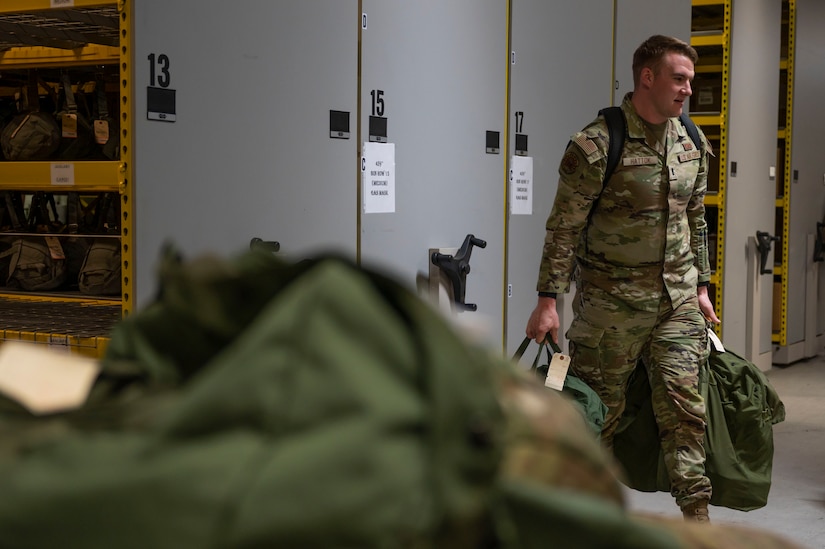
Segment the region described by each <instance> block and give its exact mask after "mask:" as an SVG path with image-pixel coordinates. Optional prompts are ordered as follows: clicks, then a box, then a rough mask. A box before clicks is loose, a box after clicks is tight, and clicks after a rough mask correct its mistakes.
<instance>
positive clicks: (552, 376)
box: [544, 353, 570, 391]
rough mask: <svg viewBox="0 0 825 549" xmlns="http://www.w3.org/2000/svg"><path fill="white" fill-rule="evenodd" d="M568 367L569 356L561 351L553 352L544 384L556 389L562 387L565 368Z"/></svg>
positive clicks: (558, 389) (565, 373)
mask: <svg viewBox="0 0 825 549" xmlns="http://www.w3.org/2000/svg"><path fill="white" fill-rule="evenodd" d="M569 367H570V357H569V356H567V355H564V354H562V353H555V354H554V355H553V358H552V360H550V366H549V367H548V368H547V378H545V380H544V386H545V387H550V388H551V389H555V390H557V391H561V390H562V389H563V388H564V378H565V377H567V369H568V368H569Z"/></svg>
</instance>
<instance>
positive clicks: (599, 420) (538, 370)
mask: <svg viewBox="0 0 825 549" xmlns="http://www.w3.org/2000/svg"><path fill="white" fill-rule="evenodd" d="M531 341H533V340H532V339H530V338H529V337H525V338H524V340H523V341H522V342H521V345H519V347H518V349H516V352H515V353H514V354H513V358H512V360H513V361H515V362H518V361H519V360H520V359H521V358H522V356H524V352H525V351H526V350H527V347H528V346H529V345H530V342H531ZM551 349H552V351H553V353H561V349H560V348H559V346H558V345H556V344H555V343H552V342H551V343H549V344H548V343H547V342H542V343H540V344H539V350H538V353H537V354H536V357H535V359H533V363H532V365H531V366H530V371H531V372H532V373H533V374H534V375H535V376H536V377H537V378H538V379H539V381H541V382H542V383H544V380H545V378H546V377H547V371H548V369H549V367H550V362H551V360H552V356H553V355H552V354H551V352H550V351H551ZM543 351H544V353H545V354H546V355H547V362H545V363H543V364H540V363H541V362H542V359H541V357H542V352H543ZM562 394H564V395H565V396H566V397H568V398H570V399H571V400H573V402H574V403H575V404H576V407H577V409H578V410H579V411H580V412H581V413H582V415H583V417H584V419H585V421H586V422H587V426H588V427H590V430H591V431H592V432H593V434H595V435H596V436H597V437H598V436H599V435H601V432H602V428H603V427H604V419H605V417H607V411H608V410H607V406H605V404H604V402H602V400H601V398H599V395H597V394H596V392H595V391H594V390H593V389H591V388H590V386H589V385H587V383H585V382H584V381H582V380H581V379H579V378H578V377H576V376H574V375H573V374H571V373H567V375H566V376H565V378H564V386H563V387H562Z"/></svg>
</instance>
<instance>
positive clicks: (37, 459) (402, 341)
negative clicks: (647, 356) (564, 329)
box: [0, 251, 790, 549]
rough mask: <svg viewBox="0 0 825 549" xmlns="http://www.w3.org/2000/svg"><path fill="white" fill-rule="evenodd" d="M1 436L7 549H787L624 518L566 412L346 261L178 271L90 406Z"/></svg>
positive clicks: (600, 459) (574, 415)
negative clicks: (754, 548)
mask: <svg viewBox="0 0 825 549" xmlns="http://www.w3.org/2000/svg"><path fill="white" fill-rule="evenodd" d="M0 436H2V438H1V439H0V440H2V443H0V493H2V494H3V497H2V498H0V532H2V535H0V548H14V549H25V548H47V547H48V548H52V547H62V548H74V547H76V548H83V549H98V548H100V549H102V548H106V549H110V548H112V547H118V548H119V549H129V548H141V549H144V548H146V547H151V548H153V549H165V548H170V549H171V548H175V549H181V548H206V547H214V548H233V549H240V548H253V547H289V548H451V549H455V548H459V549H461V548H479V549H481V548H490V549H491V548H494V547H495V548H504V549H506V548H513V549H515V548H519V549H522V548H532V547H536V548H539V547H541V548H546V547H558V548H565V547H570V548H574V547H575V548H596V547H610V548H614V549H615V548H619V549H620V548H634V549H639V548H650V549H654V548H655V549H666V548H670V547H674V548H676V547H682V548H685V547H725V548H726V549H730V548H736V547H766V548H770V547H789V546H790V545H788V544H786V543H784V544H782V545H780V544H779V541H778V540H775V539H774V538H773V537H772V536H771V535H770V534H767V533H764V532H758V533H754V532H748V531H745V530H741V529H739V530H731V529H729V528H723V527H719V526H716V525H711V526H704V525H703V526H700V525H685V524H683V523H681V521H679V522H673V523H669V522H667V521H665V520H664V519H656V518H642V517H635V516H633V515H630V514H628V512H627V511H626V509H625V508H624V506H623V502H622V489H621V485H620V484H619V482H618V480H616V476H615V475H614V473H613V469H612V467H611V465H610V463H609V461H608V459H606V457H605V456H604V454H603V453H602V452H601V449H600V448H599V446H598V444H597V442H596V439H595V437H593V434H592V432H591V431H590V430H589V429H588V427H587V426H586V424H585V422H584V419H583V418H582V416H581V415H580V414H579V412H578V411H577V409H576V408H574V406H573V404H571V403H570V402H569V401H568V400H566V399H565V398H564V397H563V396H561V395H560V394H556V393H554V392H552V391H550V390H547V389H545V388H544V387H542V386H540V385H539V384H537V383H536V382H535V381H534V380H533V379H532V378H531V377H529V376H527V375H525V374H523V373H522V372H520V371H519V370H518V369H517V368H515V367H513V365H512V364H511V363H510V362H509V361H507V360H505V359H504V358H502V357H498V356H494V355H493V354H492V353H491V352H490V351H489V350H487V349H483V348H480V347H477V346H475V345H474V344H472V343H469V342H468V341H467V340H465V338H463V337H462V335H461V334H460V333H458V332H457V331H456V330H454V329H453V328H452V327H451V325H450V324H449V322H448V321H447V320H446V319H444V318H443V317H442V316H441V314H440V313H438V312H436V310H435V309H433V308H431V307H430V306H429V305H428V304H426V303H425V302H424V301H422V300H420V299H419V298H418V296H416V295H415V293H413V292H411V291H410V290H408V289H407V288H405V287H404V286H402V285H401V284H399V283H398V282H396V281H394V280H392V279H391V278H388V277H386V276H383V275H381V274H380V273H377V272H375V271H372V270H369V269H365V268H359V267H357V266H355V265H353V264H352V263H350V262H348V261H346V260H343V259H338V258H334V257H320V258H317V259H314V260H308V261H303V262H299V263H289V262H285V261H281V260H279V259H277V258H276V257H275V256H273V255H271V254H268V253H264V252H256V251H249V252H245V253H243V254H240V255H239V256H237V257H234V258H230V259H221V258H214V257H204V258H200V259H196V260H193V261H189V262H186V261H183V260H182V259H181V258H180V257H178V256H177V255H176V254H175V253H174V252H171V251H169V252H167V253H166V255H165V258H164V260H163V261H162V264H161V269H160V277H159V293H158V295H157V297H156V299H155V300H154V301H153V302H152V303H151V304H149V305H148V306H147V307H145V308H144V309H143V310H141V311H139V312H138V313H136V314H135V315H133V316H131V317H129V318H127V319H124V320H123V321H121V322H120V323H119V324H118V325H117V326H116V327H115V329H114V331H113V332H112V334H111V340H110V343H109V346H108V348H107V352H106V356H105V357H104V359H103V361H102V371H101V374H100V376H99V378H98V379H97V381H96V383H95V385H94V387H93V389H92V392H91V394H90V396H89V398H88V400H87V401H86V403H85V404H84V405H83V406H82V407H81V408H79V409H76V410H72V411H64V412H61V413H56V414H52V415H47V416H34V415H32V414H31V413H29V412H28V411H27V410H26V409H24V408H23V407H22V406H20V405H19V404H18V403H16V402H14V401H12V400H11V399H8V398H5V397H2V398H0ZM753 540H758V542H759V543H758V544H752V543H751V542H752V541H753ZM718 543H723V544H724V545H718ZM772 543H773V544H772Z"/></svg>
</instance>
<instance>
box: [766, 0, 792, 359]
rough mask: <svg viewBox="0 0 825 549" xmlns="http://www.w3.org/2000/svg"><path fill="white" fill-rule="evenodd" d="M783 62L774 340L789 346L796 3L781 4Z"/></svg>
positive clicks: (778, 149)
mask: <svg viewBox="0 0 825 549" xmlns="http://www.w3.org/2000/svg"><path fill="white" fill-rule="evenodd" d="M781 24H782V32H781V40H782V44H781V46H780V47H781V52H782V53H781V58H780V62H779V82H780V94H779V105H778V107H779V114H778V117H777V126H778V129H777V134H776V142H777V165H778V166H779V169H777V174H778V175H779V176H780V177H781V179H780V180H778V181H777V186H776V187H777V188H776V227H777V229H776V234H781V235H782V241H781V244H780V246H779V247H778V248H777V252H776V253H775V260H774V263H775V265H774V269H773V272H774V277H773V280H774V290H773V291H774V300H773V308H774V318H773V330H772V331H773V333H772V335H771V339H772V341H773V342H774V343H777V344H779V345H780V346H782V347H786V346H787V345H788V278H789V277H788V269H787V265H788V258H789V254H790V215H791V183H792V179H793V170H792V168H791V151H792V143H791V141H792V138H793V81H794V51H795V49H796V45H795V35H796V32H795V27H796V0H783V2H782V22H781Z"/></svg>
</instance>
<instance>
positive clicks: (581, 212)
mask: <svg viewBox="0 0 825 549" xmlns="http://www.w3.org/2000/svg"><path fill="white" fill-rule="evenodd" d="M630 97H631V94H628V95H627V96H625V98H624V101H623V102H622V106H621V108H622V111H623V112H624V114H625V118H626V119H627V134H628V135H627V138H626V140H625V144H624V150H623V152H622V158H621V161H620V162H619V165H618V166H617V167H616V170H615V172H614V174H613V176H612V177H611V179H610V181H609V182H607V183H605V184H604V188H602V179H603V177H604V172H605V168H606V164H607V149H608V133H607V125H606V123H605V120H604V118H603V117H601V116H599V117H598V118H597V119H596V120H594V121H593V122H592V123H591V124H590V125H588V126H587V127H586V128H584V130H582V131H581V132H578V133H576V134H575V135H573V137H572V139H571V141H570V144H569V145H568V147H567V150H566V151H565V154H564V157H563V159H562V161H561V165H560V166H559V175H560V179H559V187H558V191H557V194H556V200H555V203H554V205H553V209H552V211H551V213H550V216H549V218H548V220H547V234H546V236H545V242H544V253H543V256H542V261H541V271H540V275H539V282H538V285H537V289H538V291H541V292H557V293H562V292H566V291H567V290H568V289H569V287H570V279H571V275H572V274H573V271H574V267H575V266H576V264H578V267H579V276H580V279H581V280H582V281H583V282H587V283H591V284H593V285H594V286H596V287H598V288H601V289H603V290H605V291H608V292H610V293H611V294H613V295H618V296H621V298H622V299H623V300H624V301H626V302H627V303H628V304H629V305H630V306H632V307H634V308H636V309H640V310H645V311H655V310H657V308H658V306H659V303H660V301H661V297H662V295H663V292H665V291H666V292H667V293H668V294H669V295H670V298H671V302H672V304H673V306H674V307H677V306H678V305H679V304H681V303H682V302H683V301H684V300H685V299H687V298H688V297H690V296H691V295H694V294H695V293H696V286H697V284H698V283H700V282H707V281H709V280H710V263H709V260H708V245H707V223H706V221H705V207H704V197H705V191H706V189H707V174H706V167H707V154H708V153H709V152H710V146H709V145H708V142H707V139H706V138H705V136H704V134H703V133H702V132H701V130H700V135H701V138H702V142H703V143H704V147H703V149H704V150H697V149H696V147H695V145H694V144H693V141H691V139H690V137H689V136H688V134H687V131H686V130H685V128H684V126H683V125H682V124H681V123H680V122H679V120H678V119H676V118H671V119H670V120H668V121H667V128H666V131H665V133H666V149H665V147H664V146H663V144H662V143H660V142H657V139H656V138H655V136H654V135H653V134H652V133H651V132H650V130H648V129H647V128H646V126H645V123H644V122H643V121H642V119H641V118H640V117H639V115H638V114H636V110H635V108H634V107H633V104H632V103H631V101H630Z"/></svg>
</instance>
